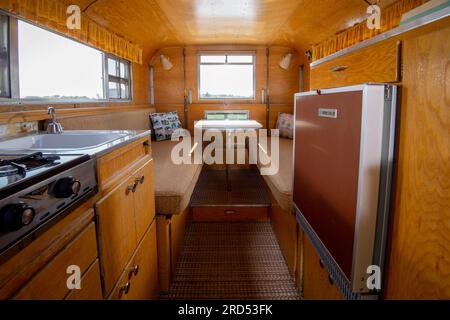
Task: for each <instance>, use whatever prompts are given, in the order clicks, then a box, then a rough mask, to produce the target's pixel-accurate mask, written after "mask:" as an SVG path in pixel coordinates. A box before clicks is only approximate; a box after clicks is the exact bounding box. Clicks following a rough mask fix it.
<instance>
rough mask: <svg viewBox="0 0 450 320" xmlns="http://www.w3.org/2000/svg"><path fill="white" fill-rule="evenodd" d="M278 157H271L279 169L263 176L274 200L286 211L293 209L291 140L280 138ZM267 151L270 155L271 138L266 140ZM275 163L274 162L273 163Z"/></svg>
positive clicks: (260, 165) (260, 166)
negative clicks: (274, 172)
mask: <svg viewBox="0 0 450 320" xmlns="http://www.w3.org/2000/svg"><path fill="white" fill-rule="evenodd" d="M279 140H280V157H279V159H277V158H276V157H275V158H274V159H272V161H279V162H278V167H279V170H278V172H277V173H276V174H274V175H267V176H263V178H264V180H265V181H266V183H267V185H268V186H269V188H270V191H271V192H272V195H273V196H274V198H275V200H277V202H278V204H279V206H280V207H281V208H282V209H283V210H285V211H288V212H292V211H293V206H292V194H293V192H292V190H293V174H294V170H293V140H291V139H283V138H280V139H279ZM267 144H268V146H267V149H268V150H267V153H268V155H269V156H270V155H271V147H270V145H271V140H270V139H268V140H267ZM274 164H275V165H276V162H275V163H274ZM258 166H259V168H260V169H261V168H262V167H267V166H263V165H262V164H261V163H260V164H259V165H258Z"/></svg>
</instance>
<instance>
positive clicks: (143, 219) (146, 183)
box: [133, 160, 155, 241]
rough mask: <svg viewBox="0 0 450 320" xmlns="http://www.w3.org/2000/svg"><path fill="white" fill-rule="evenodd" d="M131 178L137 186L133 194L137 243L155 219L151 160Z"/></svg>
mask: <svg viewBox="0 0 450 320" xmlns="http://www.w3.org/2000/svg"><path fill="white" fill-rule="evenodd" d="M133 177H134V179H135V183H136V185H137V187H136V192H135V194H134V212H135V216H136V234H137V239H138V241H139V240H140V239H142V237H143V236H144V233H145V231H146V230H147V229H148V227H149V226H150V224H151V223H152V221H153V219H154V218H155V191H154V188H153V185H154V181H153V160H150V161H149V162H147V163H146V164H145V165H144V166H143V167H142V168H140V169H139V170H137V171H136V172H135V173H134V174H133Z"/></svg>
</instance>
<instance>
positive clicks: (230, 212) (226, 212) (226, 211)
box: [225, 210, 237, 214]
mask: <svg viewBox="0 0 450 320" xmlns="http://www.w3.org/2000/svg"><path fill="white" fill-rule="evenodd" d="M236 213H237V212H236V210H225V214H236Z"/></svg>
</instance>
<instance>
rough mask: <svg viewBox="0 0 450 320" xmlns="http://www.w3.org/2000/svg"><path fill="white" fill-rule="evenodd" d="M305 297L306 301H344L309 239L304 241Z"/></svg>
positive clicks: (306, 238) (305, 238)
mask: <svg viewBox="0 0 450 320" xmlns="http://www.w3.org/2000/svg"><path fill="white" fill-rule="evenodd" d="M303 244H304V247H303V253H304V255H303V259H304V260H303V263H304V264H303V272H304V273H303V297H304V299H305V300H344V297H343V296H342V294H341V293H340V291H339V290H338V289H337V287H336V285H335V284H334V283H333V282H332V281H330V278H329V274H328V272H327V271H326V270H325V269H324V267H322V265H321V262H320V258H319V256H318V255H317V253H316V250H315V249H314V246H313V245H312V243H311V241H310V240H309V239H308V237H304V241H303Z"/></svg>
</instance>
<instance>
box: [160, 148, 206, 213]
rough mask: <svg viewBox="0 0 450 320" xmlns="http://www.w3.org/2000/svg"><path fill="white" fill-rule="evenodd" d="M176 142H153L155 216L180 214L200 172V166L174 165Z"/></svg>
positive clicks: (187, 203) (186, 205)
mask: <svg viewBox="0 0 450 320" xmlns="http://www.w3.org/2000/svg"><path fill="white" fill-rule="evenodd" d="M177 143H178V142H173V141H170V140H168V141H160V142H153V143H152V148H153V160H154V170H155V202H156V213H157V214H166V215H169V214H180V213H182V212H183V211H184V210H185V209H186V208H187V207H188V206H189V201H190V199H191V196H192V193H193V192H194V188H195V185H196V183H197V181H198V178H199V177H200V173H201V171H202V165H201V164H182V165H176V164H174V163H173V162H172V159H171V153H172V148H173V147H174V146H175V145H176V144H177Z"/></svg>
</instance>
